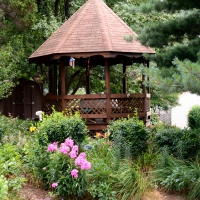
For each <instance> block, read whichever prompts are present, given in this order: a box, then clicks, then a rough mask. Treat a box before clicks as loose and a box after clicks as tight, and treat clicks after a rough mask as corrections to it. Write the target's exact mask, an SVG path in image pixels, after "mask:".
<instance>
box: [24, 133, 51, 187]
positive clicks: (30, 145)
mask: <svg viewBox="0 0 200 200" xmlns="http://www.w3.org/2000/svg"><path fill="white" fill-rule="evenodd" d="M46 148H47V146H43V145H40V143H39V139H38V137H37V134H35V135H34V137H32V138H30V139H29V140H28V141H27V142H26V144H25V146H24V148H23V160H24V169H25V171H26V173H27V174H29V179H31V180H30V181H32V182H33V181H34V182H37V183H41V182H42V183H43V184H44V187H45V189H48V188H49V184H48V179H47V171H46V170H44V169H45V168H46V166H47V165H48V163H49V153H48V152H47V151H46Z"/></svg>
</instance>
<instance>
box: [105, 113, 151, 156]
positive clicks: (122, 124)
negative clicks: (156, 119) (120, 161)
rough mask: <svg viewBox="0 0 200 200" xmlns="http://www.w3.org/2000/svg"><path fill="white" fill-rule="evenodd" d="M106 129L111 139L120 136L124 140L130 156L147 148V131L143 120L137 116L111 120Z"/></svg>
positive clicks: (136, 154) (138, 153)
mask: <svg viewBox="0 0 200 200" xmlns="http://www.w3.org/2000/svg"><path fill="white" fill-rule="evenodd" d="M108 130H109V131H110V134H111V139H112V140H113V141H115V139H116V138H117V137H121V138H122V139H123V140H124V141H125V142H126V145H127V146H130V152H131V156H132V157H137V156H138V155H140V154H142V153H143V152H145V151H146V150H147V146H148V145H147V140H148V138H149V133H148V131H147V130H146V128H145V126H144V123H143V121H141V120H139V119H138V117H129V118H128V119H126V118H121V119H119V120H116V121H113V122H111V124H110V125H109V127H108ZM121 152H123V150H121Z"/></svg>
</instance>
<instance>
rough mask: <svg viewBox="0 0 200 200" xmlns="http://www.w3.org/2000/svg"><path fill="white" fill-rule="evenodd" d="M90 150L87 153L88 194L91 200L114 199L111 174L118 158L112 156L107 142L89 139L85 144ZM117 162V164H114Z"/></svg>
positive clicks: (111, 150) (114, 193) (102, 139)
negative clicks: (89, 167) (89, 163)
mask: <svg viewBox="0 0 200 200" xmlns="http://www.w3.org/2000/svg"><path fill="white" fill-rule="evenodd" d="M87 146H89V147H90V148H91V149H90V150H88V151H87V155H88V160H89V161H90V162H91V164H92V169H91V170H90V171H89V176H88V181H89V185H88V192H89V194H90V195H91V196H92V198H93V199H95V198H97V199H102V200H103V199H110V200H114V199H116V191H115V190H114V189H113V179H114V178H113V174H115V173H116V171H115V170H117V168H118V167H116V165H117V163H118V158H116V157H115V156H114V154H113V150H114V149H113V147H112V145H111V142H109V141H108V140H106V139H104V138H101V139H93V140H92V139H91V140H90V142H89V143H88V144H87ZM116 162H117V163H116Z"/></svg>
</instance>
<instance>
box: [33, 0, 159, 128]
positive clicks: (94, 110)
mask: <svg viewBox="0 0 200 200" xmlns="http://www.w3.org/2000/svg"><path fill="white" fill-rule="evenodd" d="M136 36H137V34H136V33H135V32H133V31H132V29H131V28H130V27H128V26H127V25H126V24H125V23H124V22H123V21H122V20H121V19H120V18H119V17H118V16H117V15H116V14H115V13H114V12H113V11H112V10H111V9H110V8H109V7H108V6H107V5H106V4H105V3H104V2H103V0H88V1H87V2H86V3H85V4H84V5H83V6H82V7H81V8H80V9H79V10H78V11H77V12H76V13H75V14H74V15H73V16H72V17H70V18H69V19H68V20H67V21H66V22H65V23H64V24H63V25H62V26H61V27H60V28H59V29H58V30H57V31H56V32H55V33H53V34H52V35H51V36H50V37H49V38H48V39H47V40H46V41H45V42H44V43H43V44H42V45H41V46H40V47H39V48H38V49H37V50H36V51H35V52H34V53H33V54H32V55H31V56H30V57H29V61H30V62H31V63H36V64H39V65H41V64H45V65H46V66H49V67H50V66H51V67H50V69H51V70H50V71H51V75H50V76H49V77H51V80H50V82H51V87H52V88H51V91H52V95H47V96H43V111H44V112H46V113H50V112H51V111H52V110H51V109H52V106H53V105H54V107H55V109H56V110H58V111H62V110H66V109H67V110H69V111H71V112H72V113H74V112H76V111H79V112H80V114H81V116H82V118H83V119H86V122H87V126H88V128H89V130H102V129H104V128H106V126H107V125H108V124H109V122H110V120H112V119H116V118H121V117H127V116H128V115H129V116H132V115H133V114H134V110H135V109H137V111H138V115H139V117H140V118H141V119H143V120H144V122H145V123H146V124H147V122H148V120H147V119H148V118H149V116H150V94H149V90H148V89H146V88H145V87H144V86H142V87H143V89H142V93H141V94H127V87H126V78H125V77H124V78H122V80H119V81H122V82H123V84H122V85H123V88H122V93H121V94H111V92H110V66H112V65H116V64H121V65H122V68H121V69H122V71H123V73H125V72H126V66H127V65H132V64H133V63H143V64H144V65H146V66H147V67H149V62H148V61H147V60H145V59H144V57H143V56H142V55H143V53H147V54H154V53H155V52H154V51H153V50H152V49H151V48H149V47H146V46H143V45H142V44H141V43H140V42H139V41H138V40H135V39H134V37H136ZM125 37H128V38H132V39H130V40H128V39H125ZM70 58H74V59H75V63H76V65H79V66H82V67H84V68H85V69H86V75H85V76H86V80H85V82H86V86H85V87H86V94H84V95H69V94H66V80H65V77H66V73H67V72H68V67H71V66H69V60H70ZM58 64H59V70H57V65H58ZM91 65H93V66H94V65H95V66H96V65H102V66H104V72H105V86H106V90H105V93H104V94H90V66H91ZM57 71H59V77H60V88H61V89H60V90H58V85H59V84H58V82H59V81H58V80H57ZM144 78H145V77H144V76H143V80H144ZM58 91H60V93H58Z"/></svg>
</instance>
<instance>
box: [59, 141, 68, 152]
mask: <svg viewBox="0 0 200 200" xmlns="http://www.w3.org/2000/svg"><path fill="white" fill-rule="evenodd" d="M69 151H70V147H68V146H67V145H66V144H65V143H62V144H61V145H60V152H61V153H63V154H67V153H68V152H69Z"/></svg>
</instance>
